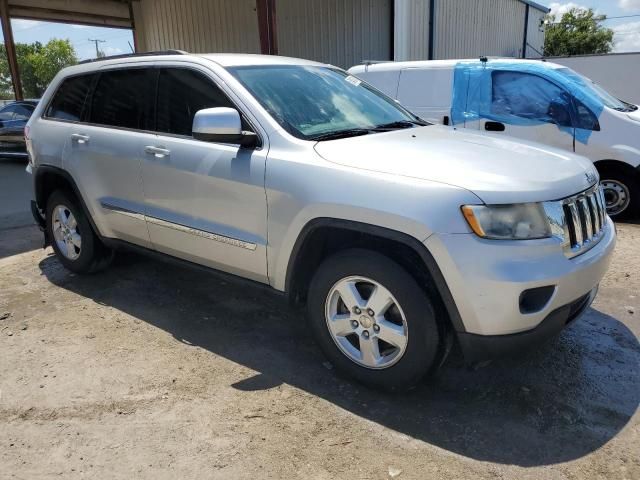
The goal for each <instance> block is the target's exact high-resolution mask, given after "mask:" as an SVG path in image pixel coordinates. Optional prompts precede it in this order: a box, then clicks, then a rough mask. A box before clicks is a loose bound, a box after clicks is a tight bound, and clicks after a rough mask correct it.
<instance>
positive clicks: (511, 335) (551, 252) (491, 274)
mask: <svg viewBox="0 0 640 480" xmlns="http://www.w3.org/2000/svg"><path fill="white" fill-rule="evenodd" d="M424 243H425V246H426V247H427V248H428V249H429V251H430V252H431V254H432V255H433V257H434V259H435V261H436V262H437V264H438V265H439V267H440V270H441V271H442V274H443V277H444V279H445V281H446V283H447V285H448V287H449V290H450V291H451V295H452V297H453V300H454V301H455V304H456V307H457V309H458V312H459V314H460V317H461V319H462V324H463V328H462V329H459V331H458V332H457V334H458V338H459V339H460V344H461V346H462V348H463V350H464V349H465V348H466V349H467V350H468V351H467V352H465V356H466V357H467V358H469V357H473V358H478V357H490V356H496V355H499V354H501V353H504V352H503V350H510V349H511V348H515V349H521V348H522V347H523V346H524V345H529V344H533V343H539V342H538V339H539V338H542V337H544V339H546V338H548V337H550V336H553V335H555V334H556V333H557V332H559V331H560V330H561V329H562V328H563V327H564V325H565V324H566V323H567V321H570V320H571V319H572V318H569V317H571V316H572V315H573V317H576V316H577V315H579V313H581V312H578V313H577V314H575V315H574V314H573V313H571V314H566V315H565V313H566V311H567V307H568V308H569V310H571V306H572V305H574V303H575V302H577V301H579V300H581V299H584V298H588V302H587V303H585V305H583V307H584V308H582V310H584V309H585V308H586V307H587V306H588V304H589V303H590V302H591V301H592V300H593V297H594V296H595V292H596V291H597V286H598V284H599V283H600V280H601V279H602V277H603V276H604V274H605V272H606V270H607V268H608V266H609V263H610V261H611V255H612V253H613V249H614V247H615V243H616V234H615V227H614V225H613V222H612V221H611V220H610V219H609V218H607V221H606V226H605V228H604V233H603V236H602V238H601V239H600V241H599V242H598V244H597V245H595V246H594V247H593V248H591V249H590V250H588V251H587V252H585V253H584V254H582V255H579V256H577V257H574V258H571V259H569V258H567V257H566V256H565V255H564V253H563V251H562V246H561V245H560V243H559V241H558V240H557V239H553V238H549V239H543V240H531V241H498V240H484V239H481V238H479V237H477V236H475V235H473V234H434V235H432V236H430V237H429V238H428V239H427V240H426V241H425V242H424ZM539 287H551V288H552V289H553V293H552V294H551V295H550V297H549V300H548V301H547V302H546V303H545V304H544V305H542V308H539V309H536V310H535V311H533V312H527V313H523V312H522V309H521V303H520V298H521V294H522V293H523V292H525V291H527V290H530V289H536V288H539ZM574 313H575V312H574ZM516 335H517V338H516ZM483 337H484V339H483ZM498 343H502V344H503V345H504V346H503V347H502V346H497V344H498ZM472 344H473V345H472ZM509 344H511V345H512V347H511V348H509V347H508V345H509ZM478 350H479V351H481V352H482V351H486V354H482V355H478V354H477V351H478ZM492 352H493V353H495V354H496V355H491V353H492Z"/></svg>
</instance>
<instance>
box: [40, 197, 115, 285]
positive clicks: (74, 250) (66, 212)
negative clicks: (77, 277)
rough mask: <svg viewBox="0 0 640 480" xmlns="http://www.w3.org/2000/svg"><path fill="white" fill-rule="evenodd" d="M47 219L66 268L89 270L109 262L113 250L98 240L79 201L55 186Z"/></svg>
mask: <svg viewBox="0 0 640 480" xmlns="http://www.w3.org/2000/svg"><path fill="white" fill-rule="evenodd" d="M46 221H47V227H46V228H47V230H48V232H47V233H48V235H49V238H50V239H51V244H52V246H53V250H54V251H55V252H56V255H57V256H58V259H59V260H60V262H61V263H62V265H64V266H65V267H66V268H67V269H68V270H71V271H72V272H75V273H90V272H95V271H97V270H100V269H102V268H104V267H106V266H107V265H108V264H109V263H110V261H111V259H112V257H113V252H112V251H111V250H109V249H108V248H106V247H105V246H104V245H103V244H102V242H100V239H99V238H98V237H97V235H96V234H95V233H94V231H93V229H92V228H91V224H90V223H89V220H88V219H87V217H86V215H85V214H84V211H83V210H82V208H81V207H80V205H79V204H78V201H77V200H76V199H75V198H74V197H73V196H72V195H70V194H69V193H67V192H65V191H62V190H56V191H55V192H53V193H52V194H51V196H50V197H49V200H48V202H47V211H46Z"/></svg>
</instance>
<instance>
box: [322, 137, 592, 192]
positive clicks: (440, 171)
mask: <svg viewBox="0 0 640 480" xmlns="http://www.w3.org/2000/svg"><path fill="white" fill-rule="evenodd" d="M315 149H316V152H318V154H319V155H320V156H322V157H323V158H324V159H325V160H327V161H330V162H333V163H337V164H340V165H345V166H349V167H353V168H360V169H365V170H371V171H375V172H383V173H389V174H392V175H402V176H406V177H413V178H420V179H424V180H429V181H433V182H440V183H446V184H449V185H454V186H457V187H461V188H464V189H467V190H470V191H471V192H473V193H475V194H476V195H477V196H478V197H480V199H481V200H482V201H483V202H485V203H487V204H501V203H524V202H539V201H546V200H557V199H560V198H565V197H568V196H570V195H573V194H575V193H578V192H580V191H582V190H585V189H587V188H589V187H590V186H591V185H593V184H594V183H595V181H596V179H597V178H598V174H597V173H596V169H595V167H594V166H593V164H592V163H591V161H589V160H588V159H586V158H584V157H580V156H578V155H575V154H573V153H570V152H565V151H563V150H559V149H555V148H552V147H547V146H545V145H541V144H537V143H533V142H526V141H520V140H512V139H511V138H509V137H498V136H497V135H495V134H494V135H492V134H481V133H475V132H469V131H464V130H456V129H453V128H451V127H443V126H436V125H433V126H427V127H419V128H409V129H404V130H395V131H392V132H385V133H377V134H371V135H363V136H359V137H351V138H345V139H340V140H331V141H324V142H318V143H317V144H316V146H315Z"/></svg>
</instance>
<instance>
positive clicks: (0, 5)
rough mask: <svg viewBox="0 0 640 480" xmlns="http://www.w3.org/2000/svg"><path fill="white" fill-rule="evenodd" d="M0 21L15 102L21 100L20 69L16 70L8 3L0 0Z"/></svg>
mask: <svg viewBox="0 0 640 480" xmlns="http://www.w3.org/2000/svg"><path fill="white" fill-rule="evenodd" d="M0 20H1V23H2V34H3V36H4V49H5V51H6V53H7V62H8V63H9V73H11V83H12V85H13V93H14V95H15V97H16V100H23V99H24V97H23V96H22V82H21V81H20V69H19V68H18V57H17V55H16V45H15V43H14V42H13V30H12V29H11V19H10V18H9V1H8V0H0Z"/></svg>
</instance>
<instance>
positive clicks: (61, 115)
mask: <svg viewBox="0 0 640 480" xmlns="http://www.w3.org/2000/svg"><path fill="white" fill-rule="evenodd" d="M92 80H93V75H79V76H77V77H69V78H67V79H66V80H64V81H63V82H62V85H60V88H58V91H57V92H56V94H55V95H54V97H53V100H52V101H51V103H50V104H49V108H47V112H46V114H45V116H46V117H49V118H57V119H60V120H70V121H73V122H79V121H80V120H81V118H82V110H83V108H84V103H85V100H86V98H87V94H88V93H89V88H90V87H91V82H92Z"/></svg>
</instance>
